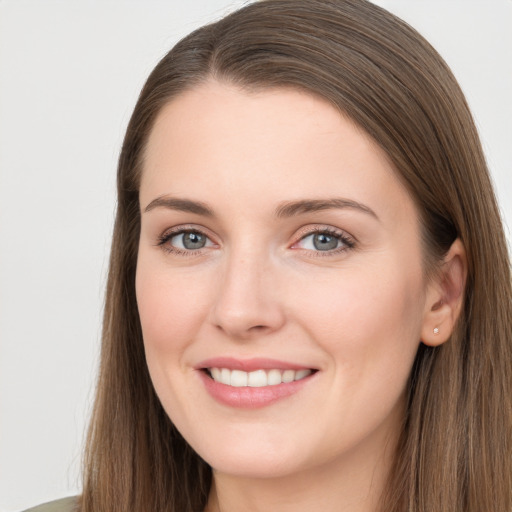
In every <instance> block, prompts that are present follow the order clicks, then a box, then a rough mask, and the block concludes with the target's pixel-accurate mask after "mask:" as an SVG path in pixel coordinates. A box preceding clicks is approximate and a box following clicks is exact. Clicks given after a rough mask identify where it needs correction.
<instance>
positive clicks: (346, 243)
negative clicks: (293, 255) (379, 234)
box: [292, 228, 355, 253]
mask: <svg viewBox="0 0 512 512" xmlns="http://www.w3.org/2000/svg"><path fill="white" fill-rule="evenodd" d="M354 245H355V244H354V241H353V240H352V239H351V238H350V237H349V236H348V235H346V234H344V233H342V232H339V231H337V230H332V229H326V228H322V229H315V230H314V232H313V233H309V234H307V235H305V236H303V237H302V238H301V239H300V240H299V241H298V242H297V243H296V244H294V245H293V247H292V248H293V249H304V250H307V251H315V252H327V253H333V252H334V253H337V252H340V251H344V250H347V249H351V248H352V247H354Z"/></svg>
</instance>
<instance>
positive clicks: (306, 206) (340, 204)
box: [275, 198, 379, 220]
mask: <svg viewBox="0 0 512 512" xmlns="http://www.w3.org/2000/svg"><path fill="white" fill-rule="evenodd" d="M346 208H348V209H351V210H358V211H361V212H363V213H366V214H368V215H371V216H372V217H374V218H375V219H377V220H379V217H378V216H377V214H376V213H375V212H374V211H373V210H372V209H371V208H370V207H368V206H366V205H365V204H362V203H358V202H357V201H353V200H351V199H343V198H332V199H303V200H300V201H287V202H285V203H282V204H281V205H279V206H278V207H277V208H276V211H275V215H276V217H278V218H284V217H292V216H294V215H301V214H304V213H311V212H319V211H322V210H332V209H346Z"/></svg>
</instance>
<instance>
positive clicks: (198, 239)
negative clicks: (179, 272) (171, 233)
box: [183, 233, 206, 249]
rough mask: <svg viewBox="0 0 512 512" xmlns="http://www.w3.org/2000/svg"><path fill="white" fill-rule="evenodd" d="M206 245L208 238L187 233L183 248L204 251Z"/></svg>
mask: <svg viewBox="0 0 512 512" xmlns="http://www.w3.org/2000/svg"><path fill="white" fill-rule="evenodd" d="M205 244H206V237H205V236H204V235H201V234H200V233H185V234H184V235H183V246H184V247H185V248H187V249H202V248H203V247H204V246H205Z"/></svg>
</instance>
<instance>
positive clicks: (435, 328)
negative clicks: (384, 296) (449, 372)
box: [421, 238, 467, 347]
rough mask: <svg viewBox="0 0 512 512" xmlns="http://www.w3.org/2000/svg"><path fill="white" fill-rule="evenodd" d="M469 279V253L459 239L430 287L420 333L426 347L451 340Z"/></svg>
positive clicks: (445, 258)
mask: <svg viewBox="0 0 512 512" xmlns="http://www.w3.org/2000/svg"><path fill="white" fill-rule="evenodd" d="M466 277H467V260H466V251H465V249H464V246H463V245H462V242H461V241H460V240H459V239H458V238H457V239H456V240H455V241H454V242H453V244H452V246H451V247H450V250H449V251H448V252H447V254H446V256H445V257H444V258H443V263H442V264H441V267H440V269H439V272H438V274H437V275H436V276H435V277H434V278H433V279H432V281H431V282H430V283H429V285H428V288H427V300H426V302H425V312H424V316H423V326H422V330H421V341H423V343H424V344H425V345H429V346H431V347H435V346H438V345H441V344H443V343H444V342H446V341H448V339H449V338H450V336H451V334H452V332H453V328H454V327H455V323H456V322H457V318H458V317H459V314H460V311H461V309H462V305H463V300H464V289H465V285H466Z"/></svg>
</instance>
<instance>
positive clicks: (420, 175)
mask: <svg viewBox="0 0 512 512" xmlns="http://www.w3.org/2000/svg"><path fill="white" fill-rule="evenodd" d="M212 77H213V78H215V79H217V80H220V81H226V82H229V83H232V84H236V85H238V86H239V87H241V88H247V89H261V88H269V87H294V88H299V89H301V90H305V91H308V92H310V93H313V94H315V95H318V96H320V97H323V98H325V99H327V100H328V101H330V102H331V103H332V105H334V106H335V107H336V108H338V109H339V110H340V111H342V112H344V113H345V114H346V115H348V116H350V117H351V118H352V119H353V120H354V121H355V122H356V123H358V124H359V125H360V126H361V127H362V128H363V129H364V130H365V131H366V132H367V133H368V134H369V135H370V136H371V137H373V139H374V140H375V141H376V142H377V143H378V144H379V145H380V146H381V147H382V148H383V149H384V150H385V151H386V153H387V154H388V155H389V158H390V159H391V161H392V162H393V163H394V166H395V169H396V172H397V175H398V176H400V178H401V179H402V181H403V183H404V184H405V186H406V187H407V188H408V190H409V192H410V194H411V197H412V198H413V200H414V201H415V203H416V205H417V208H418V211H419V213H420V216H421V220H422V228H423V239H424V246H425V251H424V252H425V255H426V262H427V266H426V270H427V271H428V272H430V271H435V266H436V263H438V262H439V260H440V258H441V257H442V256H443V255H444V254H445V253H446V251H447V250H448V248H449V247H450V245H451V243H452V242H453V241H454V239H455V238H456V237H459V238H460V240H461V241H462V243H463V245H464V247H465V249H466V253H467V258H468V280H467V285H466V290H465V300H464V305H463V310H462V313H461V316H460V318H459V322H458V324H457V326H456V329H455V331H454V333H453V335H452V337H451V339H450V340H449V342H447V343H445V344H443V345H441V346H440V347H437V348H431V347H427V346H425V345H422V344H420V348H419V350H418V354H417V357H416V360H415V364H414V367H413V369H412V372H411V377H410V381H409V388H408V393H409V396H408V407H407V414H406V417H405V418H404V424H403V431H402V433H401V438H400V441H399V445H398V449H397V452H396V457H395V459H396V460H395V463H394V467H393V470H392V472H391V474H390V476H389V481H388V485H387V489H386V491H385V493H384V495H383V497H382V510H386V511H397V512H405V511H408V512H455V511H457V512H462V511H464V512H484V511H485V512H491V511H492V512H510V511H511V510H512V496H511V494H512V457H511V455H512V446H511V441H512V439H511V434H512V428H511V427H512V410H511V403H512V401H511V399H512V386H511V383H512V380H511V379H512V377H511V376H512V366H511V365H512V353H511V332H510V331H511V326H512V313H511V311H512V309H511V305H512V291H511V274H510V262H509V257H508V254H507V248H506V242H505V238H504V234H503V229H502V224H501V220H500V215H499V211H498V208H497V205H496V200H495V196H494V193H493V190H492V186H491V182H490V178H489V174H488V171H487V167H486V162H485V159H484V156H483V153H482V148H481V145H480V142H479V139H478V135H477V132H476V129H475V126H474V122H473V120H472V117H471V114H470V112H469V109H468V106H467V104H466V101H465V99H464V96H463V94H462V92H461V90H460V88H459V86H458V84H457V82H456V80H455V79H454V77H453V75H452V73H451V72H450V70H449V69H448V67H447V66H446V64H445V63H444V61H443V60H442V59H441V57H440V56H439V55H438V54H437V52H436V51H435V50H434V49H433V48H432V47H431V46H430V45H429V44H428V43H427V42H426V41H425V40H424V39H423V38H422V37H421V36H420V35H419V34H418V33H417V32H416V31H415V30H413V29H412V28H411V27H409V26H408V25H407V24H406V23H404V22H402V21H401V20H399V19H398V18H396V17H394V16H393V15H391V14H390V13H388V12H386V11H385V10H383V9H381V8H379V7H377V6H375V5H373V4H371V3H370V2H368V1H366V0H266V1H261V2H256V3H253V4H250V5H248V6H246V7H244V8H243V9H241V10H239V11H237V12H235V13H233V14H231V15H229V16H227V17H226V18H224V19H222V20H220V21H219V22H217V23H214V24H211V25H208V26H205V27H203V28H201V29H199V30H197V31H195V32H193V33H192V34H190V35H189V36H187V37H186V38H184V39H183V40H182V41H180V42H179V43H178V44H177V45H176V46H175V47H174V48H173V49H172V50H171V51H170V52H169V53H168V54H167V55H166V56H165V57H164V58H163V59H162V60H161V61H160V63H159V64H158V65H157V66H156V68H155V69H154V71H153V72H152V73H151V75H150V77H149V78H148V80H147V82H146V84H145V86H144V88H143V90H142V92H141V95H140V97H139V100H138V103H137V105H136V107H135V110H134V112H133V115H132V118H131V121H130V123H129V126H128V129H127V132H126V137H125V140H124V144H123V147H122V151H121V156H120V159H119V168H118V209H117V218H116V223H115V229H114V237H113V244H112V252H111V259H110V273H109V279H108V286H107V296H106V306H105V317H104V329H103V346H102V355H101V368H100V378H99V384H98V389H97V397H96V402H95V407H94V413H93V417H92V421H91V426H90V431H89V437H88V443H87V449H86V454H85V471H84V489H83V495H82V498H81V510H82V511H83V512H115V511H123V512H128V511H130V512H151V511H153V512H157V511H158V512H162V511H173V512H200V511H202V510H203V509H204V507H205V504H206V501H207V496H208V492H209V488H210V484H211V470H210V468H209V467H208V466H207V464H206V463H205V462H204V461H202V460H201V459H200V457H199V456H198V455H197V454H196V453H194V452H193V450H192V449H191V448H190V447H189V446H188V444H187V443H186V441H184V439H183V438H182V437H181V435H180V434H179V433H178V432H177V431H176V429H175V428H174V426H173V425H172V422H171V421H170V419H169V418H168V417H167V415H166V414H165V412H164V411H163V409H162V407H161V405H160V403H159V400H158V398H157V397H156V395H155V392H154V390H153V387H152V384H151V380H150V377H149V374H148V370H147V367H146V363H145V357H144V349H143V342H142V335H141V328H140V323H139V317H138V312H137V305H136V300H135V286H134V282H135V269H136V261H137V245H138V237H139V229H140V211H139V200H138V199H139V198H138V189H139V181H140V173H141V171H142V166H143V159H144V149H145V144H146V142H147V139H148V136H149V133H150V130H151V128H152V126H153V123H154V121H155V118H156V116H157V115H158V113H159V112H160V110H161V108H162V107H163V106H164V105H165V104H166V103H167V102H169V101H170V100H171V99H172V98H173V97H175V96H176V95H178V94H180V93H181V92H183V91H184V90H186V89H189V88H192V87H194V86H195V85H196V84H199V83H201V82H203V81H205V80H207V79H211V78H212Z"/></svg>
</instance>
